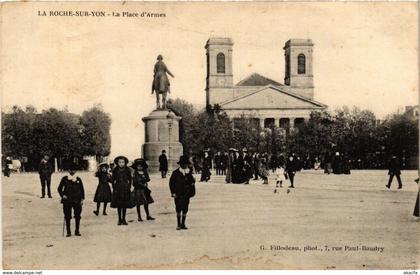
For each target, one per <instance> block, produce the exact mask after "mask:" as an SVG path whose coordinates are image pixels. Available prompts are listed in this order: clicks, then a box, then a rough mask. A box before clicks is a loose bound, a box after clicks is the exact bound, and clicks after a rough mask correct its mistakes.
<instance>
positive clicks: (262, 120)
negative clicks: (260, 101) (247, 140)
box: [260, 117, 264, 129]
mask: <svg viewBox="0 0 420 275" xmlns="http://www.w3.org/2000/svg"><path fill="white" fill-rule="evenodd" d="M260 128H261V129H264V118H263V117H260Z"/></svg>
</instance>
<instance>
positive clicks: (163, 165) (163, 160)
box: [159, 150, 168, 179]
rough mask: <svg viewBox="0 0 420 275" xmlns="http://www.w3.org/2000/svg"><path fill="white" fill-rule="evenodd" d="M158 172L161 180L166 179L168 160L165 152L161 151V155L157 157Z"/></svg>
mask: <svg viewBox="0 0 420 275" xmlns="http://www.w3.org/2000/svg"><path fill="white" fill-rule="evenodd" d="M159 171H160V174H161V176H162V179H164V178H166V174H167V173H168V158H167V157H166V151H165V150H162V154H161V155H160V156H159Z"/></svg>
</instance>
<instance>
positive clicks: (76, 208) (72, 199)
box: [57, 164, 85, 237]
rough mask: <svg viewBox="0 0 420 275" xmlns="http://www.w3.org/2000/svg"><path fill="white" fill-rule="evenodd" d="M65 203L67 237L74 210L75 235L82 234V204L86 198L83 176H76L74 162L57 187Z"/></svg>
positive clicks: (69, 232) (62, 201) (69, 233)
mask: <svg viewBox="0 0 420 275" xmlns="http://www.w3.org/2000/svg"><path fill="white" fill-rule="evenodd" d="M57 191H58V193H59V194H60V197H61V203H62V204H63V212H64V219H65V221H66V231H67V235H66V237H70V236H71V229H70V221H71V216H72V211H73V212H74V219H75V221H76V222H75V223H76V224H75V225H76V229H75V231H74V235H76V236H81V234H80V219H81V214H82V205H83V201H84V199H85V190H84V188H83V182H82V180H81V178H79V177H77V176H76V167H75V165H74V164H72V165H70V168H69V171H68V175H66V176H64V177H63V178H62V179H61V181H60V184H59V185H58V188H57Z"/></svg>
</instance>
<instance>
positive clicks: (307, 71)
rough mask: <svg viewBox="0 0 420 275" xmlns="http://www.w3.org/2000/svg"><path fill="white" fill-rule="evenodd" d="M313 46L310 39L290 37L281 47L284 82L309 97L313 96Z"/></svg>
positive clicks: (298, 92) (294, 90)
mask: <svg viewBox="0 0 420 275" xmlns="http://www.w3.org/2000/svg"><path fill="white" fill-rule="evenodd" d="M313 46H314V44H313V43H312V40H311V39H290V40H289V41H287V42H286V44H285V45H284V48H283V49H284V57H285V64H286V68H285V77H284V84H286V85H288V86H290V88H291V90H292V91H293V92H295V93H297V94H299V95H302V96H304V97H307V98H309V99H313V98H314V76H313V72H312V51H313Z"/></svg>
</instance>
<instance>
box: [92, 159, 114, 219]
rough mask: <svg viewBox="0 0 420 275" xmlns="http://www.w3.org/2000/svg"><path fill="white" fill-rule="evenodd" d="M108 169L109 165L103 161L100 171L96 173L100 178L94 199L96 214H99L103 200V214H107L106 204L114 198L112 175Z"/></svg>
mask: <svg viewBox="0 0 420 275" xmlns="http://www.w3.org/2000/svg"><path fill="white" fill-rule="evenodd" d="M108 169H109V165H108V164H107V163H102V164H100V165H99V168H98V172H96V174H95V176H96V177H97V178H98V180H99V183H98V187H96V192H95V197H94V199H93V201H94V202H96V210H95V211H93V213H94V214H95V215H96V216H98V215H99V208H100V205H101V202H103V203H104V210H103V215H105V216H106V215H107V214H106V206H107V204H108V202H111V199H112V193H111V187H110V186H109V184H110V183H111V182H112V176H111V174H110V173H109V172H108Z"/></svg>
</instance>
